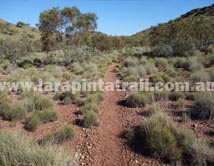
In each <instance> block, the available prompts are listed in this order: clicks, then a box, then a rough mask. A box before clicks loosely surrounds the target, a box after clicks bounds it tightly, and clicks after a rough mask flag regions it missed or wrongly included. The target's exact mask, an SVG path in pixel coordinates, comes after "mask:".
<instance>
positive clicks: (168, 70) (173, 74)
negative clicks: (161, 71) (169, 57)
mask: <svg viewBox="0 0 214 166" xmlns="http://www.w3.org/2000/svg"><path fill="white" fill-rule="evenodd" d="M166 73H167V74H168V75H169V76H170V77H176V75H177V72H176V71H175V69H174V67H173V66H171V65H169V66H168V67H167V68H166Z"/></svg>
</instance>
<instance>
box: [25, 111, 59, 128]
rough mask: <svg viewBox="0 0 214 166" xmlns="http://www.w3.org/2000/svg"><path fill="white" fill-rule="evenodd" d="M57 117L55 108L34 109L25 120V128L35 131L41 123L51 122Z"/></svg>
mask: <svg viewBox="0 0 214 166" xmlns="http://www.w3.org/2000/svg"><path fill="white" fill-rule="evenodd" d="M57 119H58V113H57V112H56V111H55V110H45V111H42V112H38V111H36V112H34V113H33V115H32V116H31V117H29V118H28V119H27V120H26V121H25V128H26V129H27V130H28V131H35V130H36V129H37V127H38V126H39V125H40V124H41V123H48V122H53V121H56V120H57Z"/></svg>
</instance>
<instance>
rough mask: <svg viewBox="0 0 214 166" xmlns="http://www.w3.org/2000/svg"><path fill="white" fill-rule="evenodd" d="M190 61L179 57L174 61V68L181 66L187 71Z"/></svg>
mask: <svg viewBox="0 0 214 166" xmlns="http://www.w3.org/2000/svg"><path fill="white" fill-rule="evenodd" d="M190 65H191V64H190V61H187V60H186V59H184V58H179V59H177V61H176V62H175V63H174V67H176V68H183V69H184V70H186V71H189V68H190Z"/></svg>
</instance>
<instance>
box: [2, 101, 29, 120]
mask: <svg viewBox="0 0 214 166" xmlns="http://www.w3.org/2000/svg"><path fill="white" fill-rule="evenodd" d="M3 101H4V102H3V103H1V104H0V116H1V117H2V118H3V119H4V120H9V121H17V120H21V119H23V118H24V117H25V115H26V111H25V109H23V108H22V107H21V106H20V105H19V104H18V103H14V104H11V103H9V101H8V99H6V98H5V99H3Z"/></svg>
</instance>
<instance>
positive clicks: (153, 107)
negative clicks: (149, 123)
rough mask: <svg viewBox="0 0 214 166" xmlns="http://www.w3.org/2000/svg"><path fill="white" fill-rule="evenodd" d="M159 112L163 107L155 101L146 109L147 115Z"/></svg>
mask: <svg viewBox="0 0 214 166" xmlns="http://www.w3.org/2000/svg"><path fill="white" fill-rule="evenodd" d="M158 112H161V107H160V105H158V104H155V103H153V104H152V105H151V106H149V107H148V108H147V109H146V111H145V115H147V116H152V115H154V114H156V113H158Z"/></svg>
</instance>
